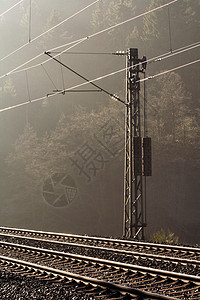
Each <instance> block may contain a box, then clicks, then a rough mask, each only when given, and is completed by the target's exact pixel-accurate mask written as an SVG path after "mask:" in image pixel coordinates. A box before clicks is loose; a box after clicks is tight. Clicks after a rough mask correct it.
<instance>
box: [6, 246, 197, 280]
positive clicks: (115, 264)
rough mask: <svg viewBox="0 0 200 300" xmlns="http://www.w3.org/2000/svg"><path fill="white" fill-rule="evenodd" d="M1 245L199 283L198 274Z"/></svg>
mask: <svg viewBox="0 0 200 300" xmlns="http://www.w3.org/2000/svg"><path fill="white" fill-rule="evenodd" d="M1 244H2V245H4V246H7V247H11V248H12V247H13V248H15V249H16V248H20V249H25V250H29V251H32V252H33V253H36V252H37V253H45V254H50V255H52V256H54V257H55V256H58V257H65V258H72V259H75V260H81V261H86V262H92V263H97V264H101V265H108V266H113V267H115V268H118V269H125V270H131V271H139V272H143V273H148V274H152V275H159V276H162V277H165V278H171V279H179V280H183V281H191V282H194V283H197V284H199V283H200V276H194V275H188V274H182V273H176V272H169V271H164V270H159V269H153V268H148V267H142V266H138V265H132V264H127V263H121V262H116V261H111V260H105V259H100V258H95V257H90V256H83V255H79V254H73V253H66V252H60V251H54V250H50V249H43V248H35V247H32V246H26V245H20V244H13V243H6V242H1Z"/></svg>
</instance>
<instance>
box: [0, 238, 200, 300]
mask: <svg viewBox="0 0 200 300" xmlns="http://www.w3.org/2000/svg"><path fill="white" fill-rule="evenodd" d="M7 256H9V258H8V257H7ZM6 259H7V261H9V260H11V259H12V260H13V259H14V260H17V262H15V263H17V264H18V265H20V264H22V265H23V266H26V267H27V266H30V265H29V264H34V268H36V265H37V266H38V267H39V268H43V270H44V268H51V272H53V273H54V274H57V276H58V275H59V276H64V277H67V278H71V279H72V278H75V277H76V278H77V276H78V278H79V279H78V280H81V281H83V282H85V281H87V282H90V283H91V284H95V283H94V282H96V284H98V285H99V286H101V287H104V288H105V287H109V288H111V290H112V291H115V292H116V293H121V291H122V290H121V291H120V288H121V289H125V290H126V291H127V289H132V291H131V290H129V292H128V291H127V293H128V295H129V296H131V295H132V296H133V295H134V292H137V293H147V294H146V295H143V296H141V294H140V296H138V297H141V298H138V299H164V298H162V297H164V296H168V297H170V298H169V299H174V298H176V299H177V298H178V299H200V277H199V276H192V275H188V274H182V273H175V272H167V271H164V270H158V269H153V268H147V267H142V266H137V265H132V264H125V263H122V262H116V261H110V260H105V259H99V258H96V257H88V256H82V255H77V254H72V253H66V252H58V251H53V250H49V249H44V248H38V247H31V246H25V245H19V244H12V243H7V242H1V257H0V266H1V268H2V267H4V266H5V260H6ZM19 260H20V262H19ZM22 261H23V262H22ZM20 268H21V267H20ZM17 269H18V268H17ZM48 270H49V269H48ZM46 271H47V269H46ZM19 272H21V271H19ZM63 272H64V273H63ZM23 274H24V272H23ZM125 290H123V293H124V292H125ZM148 293H151V294H148ZM136 295H139V294H135V296H136ZM132 296H131V297H132ZM135 296H134V297H135ZM119 297H121V296H119ZM142 297H143V298H142ZM145 297H146V298H145ZM148 297H149V298H148ZM153 297H154V298H153ZM156 297H157V298H156ZM159 297H160V298H159Z"/></svg>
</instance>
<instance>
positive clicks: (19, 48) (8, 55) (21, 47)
mask: <svg viewBox="0 0 200 300" xmlns="http://www.w3.org/2000/svg"><path fill="white" fill-rule="evenodd" d="M99 1H100V0H95V1H94V2H93V3H91V4H89V5H87V6H85V7H84V8H82V9H80V10H79V11H78V12H76V13H74V14H73V15H71V16H70V17H67V18H66V19H65V20H63V21H62V22H60V23H58V24H56V25H55V26H53V27H51V28H50V29H48V30H46V31H45V32H43V33H41V34H40V35H38V36H36V37H35V38H33V39H32V40H29V42H27V43H25V44H23V45H21V46H20V47H18V48H17V49H15V50H14V51H12V52H10V53H9V54H7V55H6V56H4V57H2V58H1V59H0V62H1V61H3V60H5V59H6V58H8V57H10V56H11V55H13V54H14V53H16V52H18V51H19V50H21V49H23V48H25V47H26V46H27V45H29V44H30V43H32V42H34V41H36V40H37V39H39V38H40V37H42V36H43V35H45V34H47V33H48V32H50V31H51V30H53V29H55V28H57V27H58V26H60V25H62V24H63V23H65V22H67V21H69V20H70V19H72V18H73V17H75V16H77V15H78V14H80V13H82V12H83V11H85V10H86V9H88V8H89V7H91V6H92V5H94V4H96V3H97V2H99ZM20 2H22V1H20Z"/></svg>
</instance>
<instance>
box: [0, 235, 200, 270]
mask: <svg viewBox="0 0 200 300" xmlns="http://www.w3.org/2000/svg"><path fill="white" fill-rule="evenodd" d="M1 236H3V237H11V238H15V239H19V240H22V241H23V240H24V241H27V240H30V241H36V242H42V243H48V244H49V243H50V244H54V245H58V246H68V247H75V248H84V249H89V250H99V251H106V252H111V253H115V254H122V255H128V256H130V255H131V256H134V257H141V258H147V259H154V260H159V261H160V260H162V261H168V262H169V261H170V262H174V263H180V264H190V265H200V260H194V259H186V258H179V257H173V256H168V255H156V254H149V253H142V252H136V251H129V250H121V249H115V248H106V247H98V246H90V245H83V244H76V243H68V242H61V241H55V240H48V239H41V238H33V237H25V236H18V235H11V234H8V235H7V234H2V233H0V237H1ZM4 243H5V242H1V241H0V245H1V244H4Z"/></svg>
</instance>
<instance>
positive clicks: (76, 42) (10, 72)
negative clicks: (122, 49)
mask: <svg viewBox="0 0 200 300" xmlns="http://www.w3.org/2000/svg"><path fill="white" fill-rule="evenodd" d="M98 1H99V0H98ZM177 1H179V0H173V1H171V2H168V3H166V4H164V5H161V6H159V7H156V8H154V9H151V10H149V11H147V12H144V13H142V14H139V15H137V16H134V17H132V18H130V19H127V20H125V21H123V22H120V23H117V24H115V25H113V26H110V27H108V28H106V29H103V30H100V31H98V32H96V33H93V34H91V35H89V36H85V37H83V38H80V39H77V40H75V41H72V42H69V43H66V44H64V45H61V46H58V47H56V48H52V49H50V50H48V51H47V52H52V51H55V50H57V49H60V48H63V47H67V46H69V45H72V44H75V45H78V44H80V43H82V42H84V41H86V40H88V39H91V38H93V37H95V36H97V35H100V34H102V33H104V32H107V31H109V30H111V29H114V28H116V27H119V26H121V25H124V24H126V23H128V22H130V21H133V20H135V19H138V18H140V17H143V16H145V15H147V14H149V13H152V12H154V11H156V10H159V9H161V8H164V7H166V6H169V5H171V4H173V3H175V2H177ZM95 3H96V1H95ZM47 32H48V31H47ZM47 32H46V33H47ZM43 34H45V33H43ZM33 40H34V39H33ZM33 40H32V41H31V42H33ZM27 44H28V43H26V44H25V45H27ZM25 45H23V46H21V47H20V48H19V49H22V47H25ZM72 47H75V46H72ZM70 49H71V47H70V48H68V49H67V50H70ZM67 50H66V49H65V50H64V51H62V53H63V52H66V51H67ZM16 51H18V50H17V49H16V50H15V51H14V52H13V53H15V52H16ZM60 54H61V53H60ZM10 55H11V54H9V56H10ZM42 55H43V53H41V54H39V55H36V56H35V57H33V58H32V59H30V60H28V61H27V62H25V63H23V64H21V65H20V66H18V67H16V68H14V69H13V70H11V71H9V72H7V73H6V74H4V75H2V76H0V79H1V78H3V77H5V76H7V75H10V74H12V73H14V72H16V71H17V70H18V69H20V68H21V67H23V66H25V65H26V64H28V63H30V62H31V61H33V60H35V59H37V58H39V57H41V56H42ZM58 55H59V54H58ZM58 55H56V56H58ZM56 56H54V57H56ZM48 61H49V60H45V61H44V62H43V64H44V63H47V62H48ZM0 62H1V60H0ZM40 65H41V63H40V64H36V65H34V66H31V67H30V68H35V67H38V66H40ZM28 69H29V68H26V69H23V71H24V70H28Z"/></svg>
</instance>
